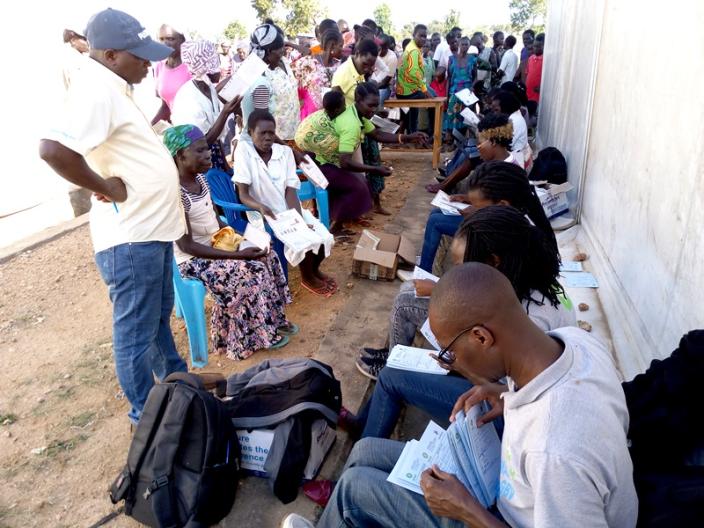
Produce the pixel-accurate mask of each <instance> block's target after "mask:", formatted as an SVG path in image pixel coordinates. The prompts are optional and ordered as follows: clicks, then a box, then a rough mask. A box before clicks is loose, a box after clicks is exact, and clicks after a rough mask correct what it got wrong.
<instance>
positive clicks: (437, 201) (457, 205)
mask: <svg viewBox="0 0 704 528" xmlns="http://www.w3.org/2000/svg"><path fill="white" fill-rule="evenodd" d="M430 205H434V206H435V207H437V208H438V209H440V210H441V211H442V212H443V214H445V215H448V216H458V215H459V214H460V211H462V210H463V209H466V208H467V207H469V204H466V203H462V202H453V201H451V200H450V196H449V195H448V194H447V193H446V192H444V191H438V193H437V194H436V195H435V198H433V201H432V202H430Z"/></svg>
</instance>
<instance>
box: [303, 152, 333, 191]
mask: <svg viewBox="0 0 704 528" xmlns="http://www.w3.org/2000/svg"><path fill="white" fill-rule="evenodd" d="M298 166H299V167H300V168H301V170H302V171H303V174H305V175H306V178H308V179H309V180H310V181H312V182H313V183H314V184H315V185H317V186H318V187H320V188H321V189H325V188H327V186H328V179H327V178H326V177H325V174H323V173H322V171H321V170H320V169H319V168H318V166H317V165H316V164H315V162H314V161H313V160H312V159H310V156H309V155H308V154H306V155H305V156H303V161H302V162H301V163H300V164H299V165H298Z"/></svg>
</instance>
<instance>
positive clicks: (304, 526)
mask: <svg viewBox="0 0 704 528" xmlns="http://www.w3.org/2000/svg"><path fill="white" fill-rule="evenodd" d="M281 528H315V525H314V524H313V523H312V522H310V521H309V520H308V519H306V518H305V517H301V516H300V515H298V514H297V513H289V514H288V515H287V516H286V517H284V520H283V521H281Z"/></svg>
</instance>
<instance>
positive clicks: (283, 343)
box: [267, 334, 289, 350]
mask: <svg viewBox="0 0 704 528" xmlns="http://www.w3.org/2000/svg"><path fill="white" fill-rule="evenodd" d="M276 337H278V338H279V339H278V340H277V341H276V342H275V343H273V344H272V345H271V346H270V347H269V348H267V350H277V349H279V348H283V347H285V346H286V345H288V342H289V338H288V336H285V335H278V334H277V336H276Z"/></svg>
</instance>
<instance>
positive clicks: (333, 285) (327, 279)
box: [315, 270, 337, 290]
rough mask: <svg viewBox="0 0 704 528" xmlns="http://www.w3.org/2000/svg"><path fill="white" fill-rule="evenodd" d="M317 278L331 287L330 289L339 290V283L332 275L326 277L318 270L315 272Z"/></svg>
mask: <svg viewBox="0 0 704 528" xmlns="http://www.w3.org/2000/svg"><path fill="white" fill-rule="evenodd" d="M315 276H316V277H317V278H319V279H320V280H321V281H323V282H324V283H325V284H327V285H328V286H330V288H333V289H334V290H337V281H336V280H335V279H334V278H333V277H331V276H330V275H326V274H325V273H323V272H322V271H320V270H317V271H316V272H315Z"/></svg>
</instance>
